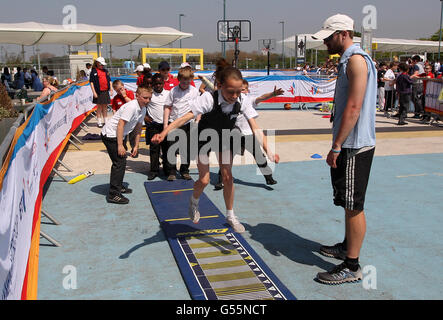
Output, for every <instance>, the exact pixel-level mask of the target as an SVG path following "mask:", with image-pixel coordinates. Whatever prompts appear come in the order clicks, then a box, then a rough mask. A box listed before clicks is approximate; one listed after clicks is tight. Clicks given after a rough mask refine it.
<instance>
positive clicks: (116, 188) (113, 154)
mask: <svg viewBox="0 0 443 320" xmlns="http://www.w3.org/2000/svg"><path fill="white" fill-rule="evenodd" d="M101 137H102V141H103V143H104V145H105V147H106V150H107V151H108V155H109V158H111V161H112V166H111V177H110V181H109V196H115V195H120V196H121V190H122V186H123V178H124V176H125V170H126V156H124V157H120V156H119V155H118V145H117V138H107V137H106V136H103V135H102V136H101Z"/></svg>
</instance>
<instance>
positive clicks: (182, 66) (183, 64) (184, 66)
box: [180, 62, 192, 69]
mask: <svg viewBox="0 0 443 320" xmlns="http://www.w3.org/2000/svg"><path fill="white" fill-rule="evenodd" d="M186 67H190V68H192V67H191V65H190V64H189V63H187V62H183V63H182V64H181V65H180V69H182V68H186Z"/></svg>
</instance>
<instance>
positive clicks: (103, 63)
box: [95, 57, 106, 66]
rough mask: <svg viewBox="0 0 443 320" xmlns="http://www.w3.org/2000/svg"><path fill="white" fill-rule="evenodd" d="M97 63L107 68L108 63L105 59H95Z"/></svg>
mask: <svg viewBox="0 0 443 320" xmlns="http://www.w3.org/2000/svg"><path fill="white" fill-rule="evenodd" d="M95 61H98V62H100V64H101V65H104V66H106V61H105V58H103V57H98V58H97V59H95Z"/></svg>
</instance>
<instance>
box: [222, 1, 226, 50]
mask: <svg viewBox="0 0 443 320" xmlns="http://www.w3.org/2000/svg"><path fill="white" fill-rule="evenodd" d="M223 20H224V21H225V20H226V0H223ZM222 55H223V58H225V59H226V42H222Z"/></svg>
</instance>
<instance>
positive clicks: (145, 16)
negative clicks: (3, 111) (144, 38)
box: [0, 0, 440, 57]
mask: <svg viewBox="0 0 443 320" xmlns="http://www.w3.org/2000/svg"><path fill="white" fill-rule="evenodd" d="M0 3H1V8H2V10H0V22H2V23H13V22H25V21H36V22H41V23H50V24H62V21H63V18H64V14H63V12H62V10H63V7H64V6H65V5H67V4H71V5H74V6H75V7H76V8H77V19H78V23H86V24H96V25H120V24H128V25H133V26H138V27H157V26H169V27H173V28H176V29H178V23H179V22H178V20H179V19H178V16H179V14H180V13H183V14H185V17H183V18H182V30H183V31H184V32H189V33H192V34H194V37H192V38H190V39H185V40H183V41H182V46H183V47H190V48H203V49H204V50H205V51H207V52H214V51H219V50H220V43H219V42H218V41H217V39H216V24H217V20H219V19H221V18H222V16H223V0H168V1H160V0H158V1H152V0H146V1H140V0H124V1H123V0H106V1H103V0H94V1H91V0H57V1H56V0H32V1H31V0H15V1H11V0H0ZM365 5H373V6H375V7H376V8H377V30H376V31H375V33H374V36H375V37H389V38H406V39H418V38H420V37H426V36H430V35H431V34H433V33H434V32H436V31H437V30H438V28H439V23H440V1H439V0H421V1H416V0H390V1H386V0H365V1H363V0H352V1H351V0H346V1H338V0H328V1H320V0H308V1H298V0H273V1H269V0H226V16H227V18H228V19H248V20H251V23H252V40H251V42H248V43H242V44H241V46H240V49H241V50H244V51H253V50H257V49H258V48H257V47H258V40H259V39H263V38H275V39H277V40H281V38H282V25H281V24H280V23H279V21H284V22H285V25H284V26H285V37H288V36H290V35H293V34H296V33H313V32H315V31H317V29H319V28H320V27H321V25H322V23H323V21H324V20H325V19H326V18H327V17H329V16H331V15H333V14H335V13H344V14H347V15H349V16H351V17H352V18H353V19H354V20H355V23H356V29H357V30H360V28H361V23H362V20H363V18H364V16H365V14H363V12H362V10H363V7H364V6H365ZM2 45H3V44H2ZM173 46H174V47H178V42H177V43H176V44H174V45H173ZM3 47H4V48H6V49H7V50H8V51H18V50H19V49H18V46H16V45H3ZM41 49H42V52H44V51H51V52H54V53H56V54H57V55H62V54H64V53H65V52H66V46H64V47H63V46H42V48H41ZM79 49H82V48H79ZM90 49H92V48H90ZM114 49H115V53H114V55H115V56H121V57H123V56H126V54H127V53H128V47H122V48H114ZM26 50H27V54H30V53H32V49H31V48H28V49H26ZM279 51H281V49H280V48H277V52H279Z"/></svg>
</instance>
